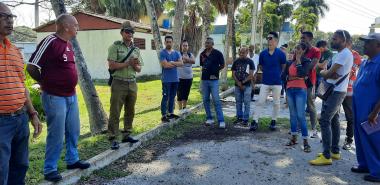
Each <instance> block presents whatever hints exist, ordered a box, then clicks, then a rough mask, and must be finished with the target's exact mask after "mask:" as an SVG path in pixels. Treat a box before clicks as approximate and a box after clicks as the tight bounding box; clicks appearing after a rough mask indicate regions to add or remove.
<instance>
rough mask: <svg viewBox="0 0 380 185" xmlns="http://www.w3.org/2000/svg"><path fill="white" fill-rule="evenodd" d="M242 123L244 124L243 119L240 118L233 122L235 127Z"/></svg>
mask: <svg viewBox="0 0 380 185" xmlns="http://www.w3.org/2000/svg"><path fill="white" fill-rule="evenodd" d="M241 122H243V120H242V119H240V118H237V119H236V120H235V121H234V122H232V123H233V124H234V125H237V124H240V123H241Z"/></svg>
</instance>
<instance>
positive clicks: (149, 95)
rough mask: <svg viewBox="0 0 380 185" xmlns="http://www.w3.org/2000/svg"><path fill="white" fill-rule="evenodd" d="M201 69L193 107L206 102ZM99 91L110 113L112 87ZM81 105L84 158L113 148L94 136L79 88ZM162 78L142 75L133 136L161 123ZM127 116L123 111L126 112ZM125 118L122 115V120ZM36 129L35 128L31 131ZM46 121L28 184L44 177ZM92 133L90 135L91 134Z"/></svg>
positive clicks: (33, 147)
mask: <svg viewBox="0 0 380 185" xmlns="http://www.w3.org/2000/svg"><path fill="white" fill-rule="evenodd" d="M228 79H229V81H228V84H229V86H231V85H232V84H233V81H232V80H231V73H230V72H229V73H228ZM199 81H200V78H199V69H194V80H193V85H192V88H191V93H190V96H189V102H188V104H189V106H188V107H190V106H192V105H195V104H197V103H200V102H201V101H202V98H201V95H200V93H199ZM95 87H96V90H97V92H98V95H99V97H100V101H101V102H102V104H103V108H104V110H105V111H106V113H107V115H108V114H109V108H110V101H109V100H110V96H111V94H110V88H109V86H108V85H107V84H106V83H104V82H96V83H95ZM77 94H78V104H79V112H80V120H81V138H80V140H79V144H78V150H79V154H80V158H81V159H84V160H86V159H89V158H91V157H93V156H95V155H97V154H99V153H101V152H103V151H105V150H107V149H108V148H109V143H108V141H107V136H106V135H97V136H90V125H89V119H88V113H87V109H86V105H85V102H84V100H83V96H82V93H81V91H80V88H79V87H77ZM161 94H162V92H161V80H160V78H159V76H150V77H142V78H140V79H138V97H137V102H136V115H135V119H134V122H133V132H132V134H133V135H137V134H140V133H143V132H146V131H148V130H150V129H152V128H154V127H155V126H157V125H158V124H160V122H161V121H160V119H161V113H160V102H161V97H162V95H161ZM122 115H123V114H122ZM120 120H122V118H121V119H120ZM120 128H123V122H122V121H121V122H120ZM32 131H33V130H32V129H31V132H32ZM46 135H47V133H46V124H45V123H44V128H43V132H42V134H41V136H39V137H38V138H37V139H31V142H30V152H29V159H30V164H29V170H28V172H27V177H26V183H27V184H38V183H39V182H41V181H42V180H43V163H44V158H45V144H46V143H45V141H46ZM88 136H90V137H88ZM64 154H65V150H64V149H63V151H62V153H61V160H59V163H58V170H59V171H60V172H63V171H64V170H65V166H66V165H65V162H64Z"/></svg>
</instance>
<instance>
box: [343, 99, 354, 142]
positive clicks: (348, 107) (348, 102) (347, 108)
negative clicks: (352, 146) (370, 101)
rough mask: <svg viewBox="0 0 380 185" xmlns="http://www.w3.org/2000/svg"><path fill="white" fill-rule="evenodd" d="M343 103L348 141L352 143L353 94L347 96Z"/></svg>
mask: <svg viewBox="0 0 380 185" xmlns="http://www.w3.org/2000/svg"><path fill="white" fill-rule="evenodd" d="M342 105H343V110H344V114H345V115H346V120H347V128H346V136H347V138H346V141H347V142H348V143H352V142H353V141H354V140H353V137H354V113H353V111H352V96H346V98H344V100H343V103H342Z"/></svg>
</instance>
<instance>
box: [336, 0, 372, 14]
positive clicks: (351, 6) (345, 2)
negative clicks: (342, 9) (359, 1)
mask: <svg viewBox="0 0 380 185" xmlns="http://www.w3.org/2000/svg"><path fill="white" fill-rule="evenodd" d="M338 1H340V0H338ZM340 3H341V4H344V5H345V6H346V7H349V8H350V9H351V10H355V11H357V12H360V13H363V14H368V15H369V16H373V17H377V16H378V15H377V13H374V14H372V13H371V12H368V11H366V12H363V11H360V10H358V7H355V6H353V5H351V4H349V3H347V1H340Z"/></svg>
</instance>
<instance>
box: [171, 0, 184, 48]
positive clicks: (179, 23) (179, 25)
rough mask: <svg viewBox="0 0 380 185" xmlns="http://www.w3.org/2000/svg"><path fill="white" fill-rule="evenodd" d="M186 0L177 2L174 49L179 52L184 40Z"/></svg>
mask: <svg viewBox="0 0 380 185" xmlns="http://www.w3.org/2000/svg"><path fill="white" fill-rule="evenodd" d="M185 6H186V0H177V2H176V6H175V12H176V14H175V15H174V21H173V22H174V24H173V40H174V47H173V48H174V49H175V50H179V49H180V44H181V40H182V29H183V18H184V14H185Z"/></svg>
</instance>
